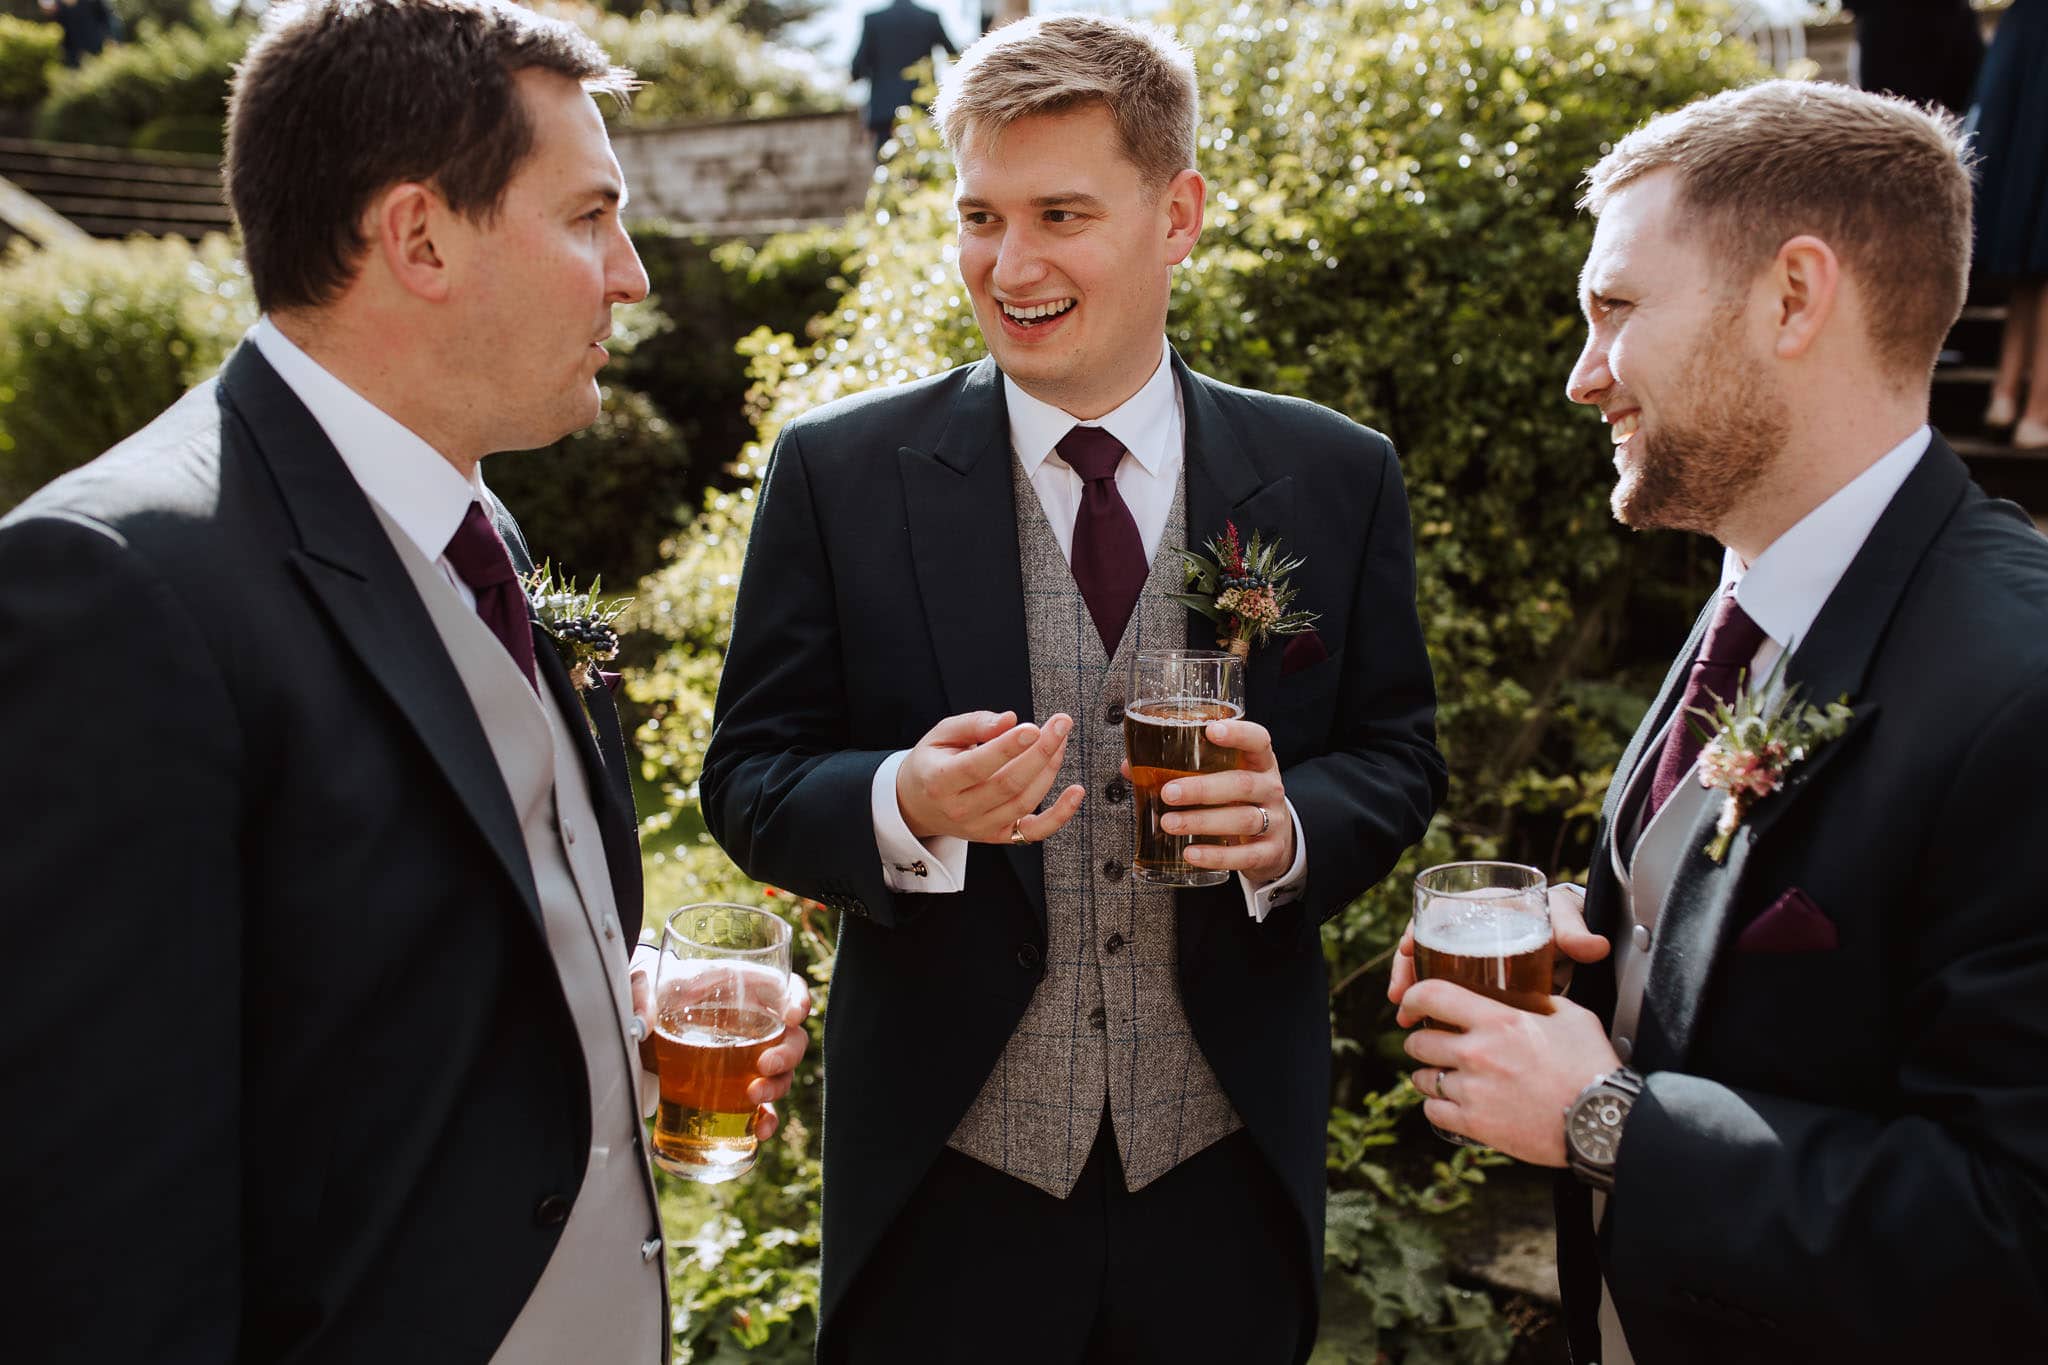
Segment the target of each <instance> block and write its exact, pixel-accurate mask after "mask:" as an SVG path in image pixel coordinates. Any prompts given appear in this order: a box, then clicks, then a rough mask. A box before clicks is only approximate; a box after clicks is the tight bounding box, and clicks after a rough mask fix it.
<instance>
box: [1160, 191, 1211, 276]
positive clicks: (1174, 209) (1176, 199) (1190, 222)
mask: <svg viewBox="0 0 2048 1365" xmlns="http://www.w3.org/2000/svg"><path fill="white" fill-rule="evenodd" d="M1208 197H1209V186H1208V183H1207V182H1206V181H1204V180H1203V179H1202V176H1201V173H1200V172H1199V171H1192V170H1188V171H1182V172H1181V173H1180V174H1179V175H1176V176H1175V177H1174V178H1173V180H1172V182H1171V183H1170V184H1168V185H1167V187H1166V261H1167V264H1168V265H1179V264H1180V263H1181V262H1182V261H1184V260H1186V259H1187V258H1188V253H1189V252H1191V251H1193V250H1194V249H1195V242H1196V240H1197V239H1199V238H1200V237H1201V235H1202V210H1203V207H1204V206H1205V205H1206V204H1207V202H1208Z"/></svg>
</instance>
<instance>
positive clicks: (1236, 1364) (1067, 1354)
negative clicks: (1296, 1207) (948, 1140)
mask: <svg viewBox="0 0 2048 1365" xmlns="http://www.w3.org/2000/svg"><path fill="white" fill-rule="evenodd" d="M1300 1244H1301V1231H1300V1228H1299V1226H1298V1224H1297V1221H1296V1218H1295V1214H1294V1211H1293V1208H1292V1206H1291V1205H1290V1204H1289V1202H1288V1199H1287V1195H1286V1193H1285V1192H1284V1191H1283V1190H1282V1188H1281V1186H1280V1182H1279V1180H1278V1179H1277V1178H1276V1177H1275V1176H1274V1174H1273V1172H1272V1170H1271V1168H1270V1167H1268V1166H1267V1164H1266V1162H1265V1160H1264V1158H1262V1157H1261V1156H1260V1155H1259V1154H1258V1151H1257V1150H1256V1149H1255V1148H1254V1147H1253V1146H1252V1142H1251V1139H1250V1137H1248V1136H1247V1135H1246V1134H1245V1133H1244V1132H1243V1131H1241V1130H1240V1131H1239V1132H1236V1133H1233V1134H1231V1135H1230V1136H1229V1137H1227V1138H1225V1139H1223V1141H1221V1142H1218V1143H1216V1144H1215V1145H1213V1146H1211V1147H1209V1148H1208V1149H1207V1150H1205V1151H1202V1152H1199V1153H1197V1154H1196V1155H1195V1156H1193V1157H1191V1158H1190V1159H1188V1160H1187V1161H1184V1162H1182V1163H1181V1164H1180V1165H1178V1166H1176V1167H1175V1168H1174V1169H1173V1170H1171V1171H1169V1172H1167V1173H1166V1174H1165V1175H1163V1176H1161V1177H1159V1178H1158V1179H1157V1180H1155V1181H1153V1182H1152V1183H1151V1184H1149V1185H1147V1186H1145V1188H1144V1189H1142V1190H1138V1191H1136V1192H1135V1193H1133V1192H1132V1191H1130V1190H1127V1189H1125V1188H1124V1173H1123V1164H1122V1162H1120V1161H1119V1160H1118V1159H1117V1153H1116V1144H1115V1142H1114V1141H1113V1140H1112V1139H1111V1138H1110V1128H1109V1120H1108V1117H1107V1116H1106V1115H1105V1116H1104V1119H1103V1125H1102V1130H1101V1132H1100V1133H1099V1134H1098V1135H1097V1136H1096V1140H1095V1149H1094V1151H1092V1152H1091V1153H1090V1154H1089V1157H1088V1164H1087V1165H1086V1166H1085V1167H1084V1168H1083V1169H1082V1172H1081V1179H1080V1183H1078V1184H1077V1185H1075V1186H1074V1191H1073V1193H1072V1194H1071V1195H1069V1196H1068V1197H1067V1198H1065V1199H1055V1198H1053V1197H1052V1196H1051V1195H1049V1194H1047V1193H1045V1192H1044V1191H1043V1190H1040V1189H1036V1188H1034V1187H1033V1186H1030V1185H1027V1184H1025V1183H1024V1182H1023V1181H1021V1180H1016V1179H1013V1178H1012V1177H1010V1176H1007V1175H1004V1174H1003V1173H1002V1172H1000V1171H997V1170H995V1169H993V1168H991V1167H988V1166H984V1165H983V1164H981V1163H980V1162H978V1161H975V1160H973V1159H972V1158H970V1157H964V1156H962V1155H960V1154H959V1153H958V1152H955V1151H953V1150H952V1149H951V1148H948V1149H946V1150H945V1151H944V1152H942V1153H940V1155H939V1159H938V1161H937V1162H936V1163H935V1164H934V1165H933V1167H932V1170H931V1173H930V1174H929V1175H927V1176H926V1177H925V1180H924V1183H923V1184H922V1185H920V1186H919V1187H918V1190H917V1192H916V1193H915V1194H914V1195H912V1196H911V1199H910V1202H909V1203H908V1204H907V1205H906V1206H905V1208H904V1211H903V1213H902V1214H901V1215H900V1216H899V1217H898V1218H897V1220H896V1223H895V1225H894V1226H893V1227H892V1228H890V1230H889V1232H888V1233H887V1235H885V1236H884V1237H883V1239H882V1243H881V1245H880V1246H879V1247H877V1248H876V1250H875V1253H874V1255H873V1256H872V1257H871V1258H870V1259H869V1261H868V1265H867V1269H866V1270H864V1271H863V1272H862V1273H861V1277H860V1279H859V1280H857V1281H856V1282H855V1284H854V1286H853V1288H852V1290H851V1291H850V1292H849V1293H848V1295H847V1299H846V1304H845V1307H844V1308H843V1309H842V1310H841V1313H842V1315H843V1319H844V1321H843V1323H842V1324H840V1325H838V1329H837V1331H836V1332H835V1335H838V1336H839V1340H840V1341H841V1342H843V1343H844V1344H845V1345H846V1347H847V1353H846V1355H845V1356H844V1357H843V1359H845V1360H846V1361H848V1362H849V1363H850V1365H921V1363H922V1362H926V1361H931V1362H951V1361H969V1360H971V1361H974V1362H976V1365H1002V1362H1011V1361H1014V1362H1017V1365H1069V1363H1077V1365H1111V1363H1112V1362H1114V1365H1141V1363H1142V1362H1153V1361H1157V1362H1161V1365H1165V1362H1172V1363H1173V1365H1201V1363H1202V1362H1206V1361H1216V1362H1219V1365H1221V1362H1229V1365H1269V1363H1270V1365H1288V1362H1293V1361H1298V1360H1301V1359H1303V1358H1304V1357H1306V1356H1307V1355H1308V1350H1309V1347H1310V1346H1311V1345H1312V1344H1313V1335H1312V1329H1311V1328H1310V1326H1309V1323H1310V1318H1309V1304H1310V1302H1311V1299H1310V1285H1309V1271H1308V1267H1307V1266H1306V1265H1304V1264H1303V1260H1304V1257H1303V1255H1302V1250H1301V1245H1300Z"/></svg>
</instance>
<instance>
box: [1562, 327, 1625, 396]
mask: <svg viewBox="0 0 2048 1365" xmlns="http://www.w3.org/2000/svg"><path fill="white" fill-rule="evenodd" d="M1613 384H1614V376H1613V375H1612V374H1609V373H1608V370H1607V348H1606V347H1604V346H1601V345H1599V344H1598V343H1597V341H1596V339H1595V338H1594V337H1593V336H1591V335H1590V334H1589V335H1588V336H1587V337H1586V345H1585V348H1584V349H1583V350H1581V351H1580V352H1579V358H1578V360H1577V362H1576V363H1574V364H1573V365H1572V372H1571V375H1570V377H1569V378H1567V379H1566V380H1565V385H1564V394H1565V397H1567V398H1569V399H1571V400H1572V401H1573V402H1574V403H1598V402H1599V401H1600V395H1602V394H1604V393H1606V392H1607V390H1608V389H1609V388H1611V387H1612V386H1613Z"/></svg>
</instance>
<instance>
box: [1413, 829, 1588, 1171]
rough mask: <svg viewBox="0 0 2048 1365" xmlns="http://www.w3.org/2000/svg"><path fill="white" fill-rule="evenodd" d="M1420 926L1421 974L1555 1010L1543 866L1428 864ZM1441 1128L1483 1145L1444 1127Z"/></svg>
mask: <svg viewBox="0 0 2048 1365" xmlns="http://www.w3.org/2000/svg"><path fill="white" fill-rule="evenodd" d="M1414 931H1415V977H1416V979H1417V980H1418V981H1429V980H1442V981H1450V982H1453V983H1455V984H1457V985H1460V986H1463V987H1465V988H1466V989H1467V990H1471V991H1476V992H1477V993H1479V994H1480V995H1484V996H1488V997H1490V998H1492V999H1494V1000H1498V1001H1500V1002H1501V1003H1502V1004H1504V1005H1512V1006H1514V1007H1515V1008H1516V1009H1518V1010H1528V1011H1529V1012H1530V1013H1532V1014H1548V1013H1550V1010H1551V995H1550V983H1551V974H1550V965H1551V957H1552V955H1553V952H1554V949H1553V947H1552V944H1551V937H1550V888H1549V885H1548V883H1547V882H1546V881H1545V880H1544V876H1543V874H1542V873H1541V872H1538V871H1537V870H1536V869H1535V868H1533V867H1524V866H1522V865H1521V864H1519V863H1492V862H1472V863H1446V864H1444V865H1443V866H1441V867H1432V868H1429V869H1427V870H1426V871H1424V872H1423V873H1422V874H1421V875H1420V876H1418V877H1416V879H1415V923H1414ZM1423 1024H1424V1026H1426V1027H1428V1028H1442V1029H1449V1028H1450V1027H1451V1026H1450V1025H1448V1024H1439V1023H1437V1022H1436V1021H1435V1020H1433V1019H1425V1020H1423ZM1453 1031H1455V1030H1453ZM1438 1083H1439V1084H1441V1078H1439V1082H1438ZM1436 1134H1437V1136H1438V1137H1440V1138H1442V1139H1444V1141H1446V1142H1454V1143H1457V1144H1459V1145H1460V1146H1466V1147H1470V1146H1476V1145H1477V1144H1475V1143H1473V1142H1472V1141H1471V1140H1470V1139H1469V1138H1465V1137H1463V1136H1460V1135H1459V1134H1457V1133H1449V1132H1445V1131H1444V1130H1443V1129H1441V1128H1438V1129H1437V1130H1436Z"/></svg>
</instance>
